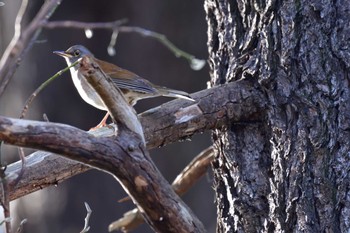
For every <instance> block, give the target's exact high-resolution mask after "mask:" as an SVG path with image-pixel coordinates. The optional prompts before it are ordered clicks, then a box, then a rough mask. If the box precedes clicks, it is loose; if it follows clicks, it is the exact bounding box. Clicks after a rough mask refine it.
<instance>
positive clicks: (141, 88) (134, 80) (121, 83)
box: [96, 59, 157, 94]
mask: <svg viewBox="0 0 350 233" xmlns="http://www.w3.org/2000/svg"><path fill="white" fill-rule="evenodd" d="M96 60H97V63H98V65H99V66H100V67H101V69H102V70H103V71H104V72H105V74H106V75H108V76H110V77H111V78H112V80H113V83H114V84H116V85H117V86H118V87H119V88H120V89H126V90H131V91H135V92H142V93H150V94H153V93H157V89H155V87H153V84H152V83H150V82H149V81H147V80H146V79H144V78H141V77H140V76H138V75H137V74H135V73H133V72H131V71H128V70H125V69H123V68H120V67H118V66H116V65H114V64H111V63H108V62H105V61H101V60H98V59H96Z"/></svg>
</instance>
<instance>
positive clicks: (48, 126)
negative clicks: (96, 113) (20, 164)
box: [0, 118, 205, 232]
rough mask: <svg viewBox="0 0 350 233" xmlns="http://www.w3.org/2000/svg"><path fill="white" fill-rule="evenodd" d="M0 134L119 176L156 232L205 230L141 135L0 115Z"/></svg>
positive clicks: (15, 142) (13, 141)
mask: <svg viewBox="0 0 350 233" xmlns="http://www.w3.org/2000/svg"><path fill="white" fill-rule="evenodd" d="M0 132H1V133H0V140H3V141H5V142H7V143H10V144H14V145H18V146H26V147H31V148H35V149H41V150H47V151H51V152H57V153H60V154H61V155H63V156H65V157H67V158H69V159H74V160H76V161H79V162H82V163H85V164H88V165H90V166H93V167H96V168H99V169H101V170H103V171H105V172H108V173H110V174H112V175H113V176H115V177H116V178H117V179H118V180H119V182H120V183H122V185H123V187H124V188H125V189H126V191H127V192H128V193H129V194H130V196H131V197H132V198H133V201H134V203H135V204H136V205H137V206H138V207H139V208H140V209H141V210H142V211H144V214H145V217H146V220H147V221H148V223H149V224H150V225H151V226H152V227H153V228H154V229H155V230H156V231H157V232H178V231H180V232H204V231H205V230H204V228H203V226H202V224H201V223H200V222H199V220H198V219H197V218H196V217H194V215H193V213H192V211H191V210H190V209H189V208H188V207H187V206H186V205H185V204H184V203H183V202H182V201H181V199H180V198H179V197H178V196H177V195H176V194H175V193H174V191H173V189H172V188H171V186H170V185H169V183H167V181H166V180H165V179H164V178H163V177H162V176H161V175H160V174H159V171H158V170H157V168H156V167H155V166H154V164H153V162H152V161H151V159H150V158H149V156H148V153H147V150H146V148H145V147H144V146H143V143H141V144H140V140H141V139H140V137H139V136H138V135H136V134H134V133H132V132H131V133H130V132H128V131H126V130H122V131H119V132H118V133H119V134H120V136H118V137H117V138H115V137H95V136H93V135H91V134H88V133H86V132H84V131H82V130H79V129H77V128H74V127H70V126H65V125H62V124H53V123H44V122H36V121H25V120H16V119H9V118H0Z"/></svg>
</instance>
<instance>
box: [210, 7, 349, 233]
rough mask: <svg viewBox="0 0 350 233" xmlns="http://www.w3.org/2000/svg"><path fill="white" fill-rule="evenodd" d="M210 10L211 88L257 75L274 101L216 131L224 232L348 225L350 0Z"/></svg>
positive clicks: (332, 229)
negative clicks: (254, 114) (253, 116)
mask: <svg viewBox="0 0 350 233" xmlns="http://www.w3.org/2000/svg"><path fill="white" fill-rule="evenodd" d="M205 10H206V14H207V21H208V47H209V63H210V68H211V84H212V86H215V85H220V84H223V83H227V82H234V81H236V80H240V79H246V80H250V81H251V84H252V85H253V86H254V87H255V88H256V91H257V92H262V93H263V94H264V96H265V99H264V101H265V102H266V106H267V107H266V109H265V110H264V111H263V112H261V113H260V116H259V118H258V119H259V120H258V121H256V120H252V121H248V122H235V121H230V122H227V125H226V126H225V127H222V128H221V129H218V130H215V131H214V132H213V141H214V147H215V154H216V158H215V161H214V162H213V169H214V188H215V191H216V194H217V196H216V202H217V212H218V225H217V232H281V231H283V232H301V231H303V232H349V231H350V221H349V216H350V202H349V201H350V200H349V199H350V195H349V193H348V192H349V191H348V190H349V170H350V153H349V151H350V149H349V148H350V140H349V139H350V137H349V133H350V113H349V112H350V111H349V109H350V95H349V83H348V81H349V80H348V77H349V70H350V69H349V66H350V53H349V52H350V51H349V50H350V47H349V38H350V28H349V23H348V22H349V18H350V13H349V12H350V1H347V0H342V1H321V0H313V1H257V0H252V1H245V0H241V1H229V0H222V1H212V0H206V1H205ZM228 101H229V100H228Z"/></svg>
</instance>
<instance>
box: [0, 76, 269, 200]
mask: <svg viewBox="0 0 350 233" xmlns="http://www.w3.org/2000/svg"><path fill="white" fill-rule="evenodd" d="M191 97H193V98H194V99H196V100H197V103H194V104H193V103H192V102H188V101H184V100H174V101H171V102H168V103H165V104H163V105H161V106H160V107H157V108H155V109H151V110H149V111H147V112H144V113H142V114H140V115H139V118H140V121H141V124H142V126H143V129H144V133H145V138H146V142H147V148H148V149H152V148H156V147H159V146H164V145H167V144H169V143H172V142H176V141H178V140H180V139H184V138H188V137H190V136H192V135H193V134H196V133H199V132H203V131H205V130H211V129H215V128H218V127H221V126H222V125H223V124H224V123H225V122H227V121H241V122H246V121H257V120H260V119H259V116H260V115H259V112H260V111H261V110H262V109H263V108H264V96H263V95H262V94H261V93H260V92H258V91H257V90H256V89H254V87H253V86H251V85H250V83H249V82H247V81H244V80H243V81H239V82H235V83H230V84H226V85H223V86H221V87H216V88H212V89H208V90H203V91H200V92H198V93H194V94H192V95H191ZM191 109H192V110H191ZM0 119H6V118H3V117H2V118H0ZM0 133H1V132H0ZM89 133H92V134H94V135H95V136H97V137H98V136H112V135H114V133H115V132H114V129H110V128H107V127H105V128H102V129H100V130H97V131H94V132H89ZM26 166H27V169H26V170H25V173H24V175H23V178H22V179H21V180H20V181H19V183H18V184H17V186H16V188H15V189H14V190H12V191H11V193H10V199H11V200H14V199H17V198H19V197H22V196H24V195H26V194H28V193H31V192H34V191H37V190H39V189H42V188H45V187H47V186H50V185H55V184H57V183H60V182H62V181H64V180H66V179H68V178H70V177H72V176H74V175H76V174H79V173H82V172H84V171H86V170H88V169H89V167H87V166H84V165H82V164H80V163H76V162H74V161H72V160H67V159H65V158H62V157H59V156H57V155H54V154H52V153H48V152H42V151H38V152H35V153H33V154H31V155H29V156H27V164H26ZM20 169H21V164H20V162H16V163H13V164H10V165H9V166H8V168H7V170H6V172H7V174H8V175H9V176H11V177H13V180H14V179H15V177H16V174H18V173H19V171H20Z"/></svg>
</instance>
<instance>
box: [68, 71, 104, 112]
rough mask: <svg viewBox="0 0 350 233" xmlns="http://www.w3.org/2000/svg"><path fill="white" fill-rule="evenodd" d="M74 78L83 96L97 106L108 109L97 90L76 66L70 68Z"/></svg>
mask: <svg viewBox="0 0 350 233" xmlns="http://www.w3.org/2000/svg"><path fill="white" fill-rule="evenodd" d="M70 72H71V76H72V80H73V83H74V86H75V87H76V89H77V91H78V93H79V95H80V96H81V98H82V99H83V100H84V101H85V102H86V103H88V104H90V105H92V106H94V107H95V108H98V109H101V110H104V111H107V108H106V106H105V105H104V103H103V101H102V100H101V98H100V96H99V95H98V94H97V92H96V91H95V90H94V89H93V88H92V87H91V85H90V84H89V83H88V81H87V80H86V79H85V77H84V76H83V75H81V74H79V72H78V71H77V70H75V69H74V68H70Z"/></svg>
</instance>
